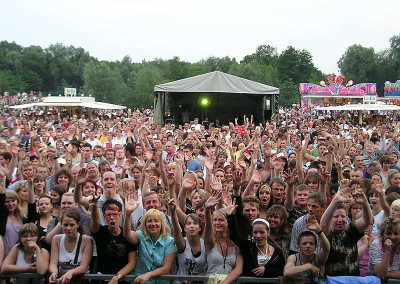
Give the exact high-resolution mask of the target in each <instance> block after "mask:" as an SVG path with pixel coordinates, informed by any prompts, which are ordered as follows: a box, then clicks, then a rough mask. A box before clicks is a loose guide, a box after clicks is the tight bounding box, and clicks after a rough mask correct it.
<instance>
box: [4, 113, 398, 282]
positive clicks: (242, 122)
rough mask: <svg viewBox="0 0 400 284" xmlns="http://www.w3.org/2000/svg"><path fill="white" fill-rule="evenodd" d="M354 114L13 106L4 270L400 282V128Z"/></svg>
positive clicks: (59, 277) (72, 278) (76, 278)
mask: <svg viewBox="0 0 400 284" xmlns="http://www.w3.org/2000/svg"><path fill="white" fill-rule="evenodd" d="M355 120H356V118H354V117H353V116H352V115H349V114H348V113H335V114H333V115H332V114H330V113H328V114H318V113H314V112H313V111H311V110H310V109H308V110H303V109H296V108H293V109H285V110H281V111H280V112H278V113H277V114H276V115H274V116H273V117H272V118H271V120H269V121H268V122H266V123H260V124H257V123H254V122H253V117H252V116H249V117H246V116H244V117H240V118H239V117H238V118H236V119H235V121H232V122H226V123H213V122H210V121H209V120H208V119H205V120H204V121H200V120H199V119H198V118H194V119H193V121H190V122H187V123H182V124H180V125H178V124H177V125H174V124H171V123H167V124H166V125H164V126H163V125H161V124H154V123H153V112H152V110H144V111H139V110H132V111H131V110H129V111H125V112H122V111H121V112H118V113H107V114H104V113H102V115H96V114H91V115H90V117H86V116H85V115H84V114H82V115H79V116H76V115H74V116H68V115H66V114H64V113H62V112H55V111H54V112H51V113H45V111H37V110H35V111H33V110H28V111H26V110H24V111H20V110H14V111H8V112H7V113H3V116H2V117H1V118H0V265H1V271H2V272H5V273H14V274H15V273H21V272H37V273H39V274H43V275H47V276H46V279H47V280H48V281H49V282H50V283H80V282H81V281H82V275H84V274H85V273H89V272H90V273H102V274H112V275H114V276H113V277H112V279H111V281H110V282H109V283H118V282H119V281H123V278H124V276H125V275H128V274H134V275H138V276H137V277H136V279H135V283H145V282H149V281H152V280H151V279H152V278H154V277H157V276H161V275H164V274H177V275H208V276H209V280H208V281H209V282H210V283H231V282H233V281H234V280H235V279H237V278H238V277H239V276H252V277H272V278H279V277H281V279H284V278H282V277H303V278H308V279H309V280H310V281H314V282H315V283H324V282H323V281H328V282H329V281H331V279H332V278H330V277H335V279H336V280H335V281H344V282H342V283H347V282H346V281H348V280H344V279H343V280H341V277H342V276H363V277H364V279H367V280H366V281H368V283H375V282H376V283H380V282H379V278H381V279H383V278H387V277H389V278H400V243H399V238H400V172H399V171H400V168H399V166H400V162H399V157H400V151H399V141H400V135H399V127H400V122H398V121H397V120H396V119H395V117H394V116H379V115H370V116H369V117H368V121H364V123H363V124H361V125H360V124H358V123H356V122H355ZM326 276H329V277H328V278H325V277H326ZM14 280H15V279H13V278H7V279H6V280H4V281H7V282H12V281H14ZM374 281H375V282H374ZM166 282H167V281H166ZM17 283H25V282H23V280H21V279H18V280H17Z"/></svg>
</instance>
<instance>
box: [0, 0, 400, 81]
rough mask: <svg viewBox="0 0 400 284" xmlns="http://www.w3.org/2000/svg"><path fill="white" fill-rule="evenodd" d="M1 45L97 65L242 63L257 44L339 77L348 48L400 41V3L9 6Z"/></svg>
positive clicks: (124, 1) (152, 0)
mask: <svg viewBox="0 0 400 284" xmlns="http://www.w3.org/2000/svg"><path fill="white" fill-rule="evenodd" d="M1 2H2V4H1V10H2V13H1V17H0V40H7V41H15V42H16V43H18V44H20V45H22V46H29V45H40V46H42V47H44V48H45V47H48V46H49V45H50V44H53V43H57V42H60V43H63V44H65V45H74V46H76V47H83V48H84V49H85V50H87V51H89V52H90V54H91V55H92V56H94V57H97V58H98V59H100V60H109V61H114V60H121V59H122V58H123V56H125V55H129V56H130V57H131V58H132V60H133V61H134V62H141V61H142V60H143V59H146V60H153V59H154V58H163V59H170V58H172V57H173V56H179V57H180V58H181V60H185V61H189V62H197V61H199V60H201V59H205V58H207V57H209V56H217V57H224V56H229V57H235V58H236V60H238V61H240V60H242V59H243V57H244V56H245V55H248V54H251V53H253V52H255V50H256V47H257V46H258V45H261V44H269V45H272V46H275V47H277V49H278V52H279V53H280V52H282V51H283V50H285V49H286V47H287V46H289V45H291V46H293V47H295V48H296V49H306V50H308V51H309V52H310V53H311V54H312V55H313V59H314V64H315V65H316V67H317V68H319V69H320V70H321V71H323V72H325V73H336V74H338V67H337V62H338V60H339V58H340V57H341V56H342V54H343V53H344V52H345V51H346V48H347V47H348V46H350V45H352V44H361V45H363V46H366V47H373V48H375V50H378V51H379V50H382V49H385V48H387V47H389V39H390V37H392V36H393V35H397V34H400V17H399V14H398V12H399V11H400V1H399V0H387V1H386V0H381V1H376V0H362V1H361V0H346V1H345V0H336V1H323V0H303V1H299V0H254V1H253V0H248V1H244V0H240V1H236V0H230V1H226V0H213V1H210V0H202V1H199V0H197V1H194V0H176V1H167V0H164V1H160V0H147V1H146V0H145V1H136V0H114V1H104V0H96V1H85V0H79V1H78V0H69V1H64V0H60V1H58V0H43V1H42V0H36V1H32V0H25V1H23V0H12V1H5V0H3V1H1Z"/></svg>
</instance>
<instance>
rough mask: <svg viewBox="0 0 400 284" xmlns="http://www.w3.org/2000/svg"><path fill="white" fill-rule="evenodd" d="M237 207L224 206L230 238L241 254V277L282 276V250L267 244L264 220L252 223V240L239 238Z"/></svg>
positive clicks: (267, 230) (267, 234)
mask: <svg viewBox="0 0 400 284" xmlns="http://www.w3.org/2000/svg"><path fill="white" fill-rule="evenodd" d="M236 208H237V205H235V204H232V205H228V206H225V211H226V213H227V215H228V224H229V230H230V238H231V239H232V240H233V241H234V242H235V244H236V245H237V246H238V247H239V248H240V250H241V252H242V254H243V275H244V276H257V277H278V276H281V275H283V267H284V266H285V259H284V257H283V254H282V250H281V249H279V248H278V247H276V246H275V245H273V244H270V243H269V242H268V238H269V235H270V225H269V222H268V221H266V220H265V219H260V218H259V219H255V220H254V221H253V223H252V240H248V239H242V238H241V237H240V233H239V230H240V229H239V228H238V224H237V222H236V218H235V215H234V214H235V211H236Z"/></svg>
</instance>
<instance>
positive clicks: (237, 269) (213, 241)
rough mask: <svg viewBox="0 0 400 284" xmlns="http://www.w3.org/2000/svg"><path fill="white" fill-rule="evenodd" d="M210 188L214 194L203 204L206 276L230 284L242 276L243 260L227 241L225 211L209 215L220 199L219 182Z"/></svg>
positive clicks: (235, 247)
mask: <svg viewBox="0 0 400 284" xmlns="http://www.w3.org/2000/svg"><path fill="white" fill-rule="evenodd" d="M212 187H213V190H214V192H213V194H212V196H211V197H210V198H208V200H207V201H206V204H205V206H206V214H205V228H204V243H205V247H206V253H207V264H208V269H207V275H221V277H218V281H219V283H222V284H226V283H232V282H233V281H234V280H235V279H237V278H238V277H239V276H240V275H241V274H242V271H243V258H242V255H241V253H240V250H239V248H238V247H237V246H236V245H235V244H234V243H233V242H232V241H231V240H230V239H229V229H228V220H227V216H226V213H225V211H224V210H223V209H219V210H216V211H215V212H214V213H212V214H211V210H212V208H214V207H215V206H216V205H217V204H218V203H219V202H220V200H221V198H222V185H221V182H220V181H216V182H214V183H213V185H212ZM217 187H221V190H218V188H217ZM225 275H226V276H225ZM213 277H215V276H213Z"/></svg>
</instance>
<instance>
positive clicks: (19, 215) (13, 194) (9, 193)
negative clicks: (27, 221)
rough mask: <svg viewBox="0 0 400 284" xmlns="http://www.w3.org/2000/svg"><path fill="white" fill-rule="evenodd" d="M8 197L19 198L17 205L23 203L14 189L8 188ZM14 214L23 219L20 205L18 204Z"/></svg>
mask: <svg viewBox="0 0 400 284" xmlns="http://www.w3.org/2000/svg"><path fill="white" fill-rule="evenodd" d="M6 198H8V199H11V200H17V205H19V204H20V203H21V201H20V199H19V196H18V194H17V193H16V192H15V191H13V190H7V191H6ZM13 214H14V216H16V217H18V218H21V219H22V217H23V216H22V212H21V209H20V208H19V206H17V207H16V208H15V210H14V213H13Z"/></svg>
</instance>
